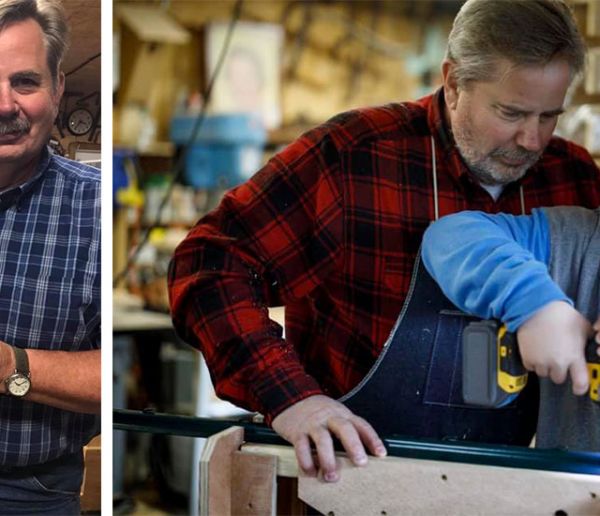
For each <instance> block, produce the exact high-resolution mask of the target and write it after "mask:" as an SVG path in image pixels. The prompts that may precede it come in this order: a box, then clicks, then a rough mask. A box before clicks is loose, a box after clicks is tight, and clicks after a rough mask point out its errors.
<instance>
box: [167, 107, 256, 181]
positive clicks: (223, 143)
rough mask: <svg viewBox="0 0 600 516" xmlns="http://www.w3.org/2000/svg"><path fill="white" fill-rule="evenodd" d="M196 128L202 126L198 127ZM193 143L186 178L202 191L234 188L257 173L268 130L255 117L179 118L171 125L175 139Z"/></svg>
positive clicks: (239, 115)
mask: <svg viewBox="0 0 600 516" xmlns="http://www.w3.org/2000/svg"><path fill="white" fill-rule="evenodd" d="M196 125H197V126H198V127H196ZM193 133H195V137H194V139H193V142H191V143H190V144H189V148H188V149H187V154H186V156H185V169H184V178H185V181H186V183H187V184H188V185H190V186H193V187H195V188H202V189H216V188H221V189H222V188H225V189H226V188H231V187H233V186H236V185H237V184H239V183H242V182H243V181H245V180H246V179H248V178H249V177H250V176H251V175H252V174H254V173H255V172H256V171H257V170H258V169H259V168H260V166H261V164H262V162H263V148H264V144H265V142H266V139H267V137H266V130H265V128H264V126H263V125H262V123H261V121H260V119H259V118H258V117H256V116H254V115H252V114H220V115H208V116H206V118H204V119H199V118H198V116H190V115H183V116H176V117H174V118H173V120H172V122H171V140H172V141H173V143H175V144H176V145H186V144H188V142H190V140H191V138H192V134H193Z"/></svg>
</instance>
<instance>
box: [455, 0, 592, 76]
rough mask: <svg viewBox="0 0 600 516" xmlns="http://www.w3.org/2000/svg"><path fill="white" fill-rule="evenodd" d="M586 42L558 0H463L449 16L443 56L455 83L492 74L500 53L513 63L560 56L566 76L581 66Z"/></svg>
mask: <svg viewBox="0 0 600 516" xmlns="http://www.w3.org/2000/svg"><path fill="white" fill-rule="evenodd" d="M585 53H586V47H585V43H584V41H583V38H582V36H581V34H580V32H579V30H578V28H577V24H576V22H575V18H574V16H573V13H572V11H571V10H570V8H569V7H568V6H567V5H566V4H565V2H564V1H562V0H511V1H508V0H468V1H467V2H465V4H464V5H463V6H462V8H461V9H460V11H459V13H458V14H457V15H456V18H455V19H454V24H453V26H452V31H451V32H450V36H449V37H448V47H447V49H446V59H448V60H449V61H451V62H452V63H454V65H455V66H454V71H453V73H454V77H455V79H456V81H457V83H458V85H459V86H463V87H464V86H465V85H466V84H467V83H468V82H469V81H486V80H490V79H491V78H493V77H494V72H495V71H496V70H497V64H498V61H499V60H500V59H503V58H504V59H506V60H508V61H509V62H510V63H511V64H513V65H515V66H537V65H545V64H548V63H549V62H551V61H553V60H554V59H557V58H560V59H564V60H565V61H566V62H567V63H569V66H570V67H571V79H573V78H574V77H575V76H577V75H578V74H580V73H581V72H582V71H583V68H584V65H585Z"/></svg>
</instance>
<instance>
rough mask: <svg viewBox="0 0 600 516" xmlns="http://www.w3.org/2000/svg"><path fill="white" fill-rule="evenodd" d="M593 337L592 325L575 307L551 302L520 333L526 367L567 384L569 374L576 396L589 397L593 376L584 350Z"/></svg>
mask: <svg viewBox="0 0 600 516" xmlns="http://www.w3.org/2000/svg"><path fill="white" fill-rule="evenodd" d="M596 324H598V325H600V319H599V320H598V321H596ZM591 335H592V326H591V324H590V323H589V321H588V320H587V319H586V318H585V317H583V315H581V314H580V313H579V312H578V311H577V310H575V309H574V308H573V307H572V306H571V305H569V304H568V303H565V302H562V301H554V302H552V303H549V304H547V305H546V306H545V307H544V308H542V309H541V310H539V311H538V312H537V313H536V314H535V315H534V316H533V317H532V318H531V319H529V320H528V321H526V322H525V323H523V324H522V325H521V327H520V328H519V330H518V331H517V340H518V342H519V351H520V352H521V358H522V359H523V365H524V366H525V368H526V369H528V370H529V371H535V372H536V373H537V375H538V376H543V377H545V376H549V377H550V379H551V380H552V381H553V382H554V383H563V382H564V381H565V380H566V378H567V373H569V374H570V376H571V381H572V382H573V394H577V395H581V394H585V393H586V392H587V390H588V388H589V376H588V371H587V366H586V363H585V354H584V351H585V345H586V342H587V340H588V338H589V337H590V336H591Z"/></svg>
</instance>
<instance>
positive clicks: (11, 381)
mask: <svg viewBox="0 0 600 516" xmlns="http://www.w3.org/2000/svg"><path fill="white" fill-rule="evenodd" d="M11 347H12V349H13V351H14V353H15V372H14V373H13V374H11V375H10V376H9V377H8V378H6V379H5V380H4V383H5V385H6V394H9V395H10V396H17V397H19V398H22V397H23V396H25V395H26V394H27V393H28V392H29V389H31V375H30V373H29V359H28V358H27V352H26V351H25V350H24V349H21V348H16V347H14V346H11Z"/></svg>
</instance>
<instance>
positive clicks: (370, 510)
mask: <svg viewBox="0 0 600 516" xmlns="http://www.w3.org/2000/svg"><path fill="white" fill-rule="evenodd" d="M338 461H339V462H340V464H341V466H342V470H341V480H340V481H339V482H337V483H335V484H328V483H325V482H323V481H321V480H318V479H316V478H309V477H305V476H302V475H301V476H300V477H299V479H298V495H299V497H300V499H301V500H303V501H304V502H306V503H307V504H309V505H310V506H312V507H314V508H315V509H317V510H318V511H319V512H321V513H323V514H335V516H343V515H356V514H361V515H370V514H372V515H384V514H387V515H391V514H394V515H396V514H400V515H401V514H410V515H412V514H444V515H457V516H462V515H465V514H469V515H477V514H481V515H484V514H485V515H506V514H527V515H531V516H534V515H538V514H539V515H545V516H548V515H553V514H568V515H570V516H573V515H590V516H591V515H599V514H600V476H593V475H577V474H570V473H557V472H551V471H540V470H527V469H516V468H503V467H497V466H482V465H473V464H459V463H453V462H438V461H429V460H417V459H406V458H399V457H387V458H384V459H376V458H370V460H369V464H368V466H366V467H362V468H357V467H354V466H352V464H351V463H350V462H349V461H348V459H346V458H345V457H338Z"/></svg>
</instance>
